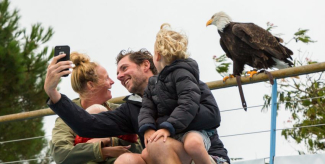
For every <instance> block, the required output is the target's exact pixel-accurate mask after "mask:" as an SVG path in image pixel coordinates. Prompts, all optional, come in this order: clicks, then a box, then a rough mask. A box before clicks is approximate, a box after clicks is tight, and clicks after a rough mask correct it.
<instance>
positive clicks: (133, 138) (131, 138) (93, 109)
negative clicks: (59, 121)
mask: <svg viewBox="0 0 325 164" xmlns="http://www.w3.org/2000/svg"><path fill="white" fill-rule="evenodd" d="M86 111H87V112H88V113H90V114H97V113H100V112H105V111H107V109H106V108H105V107H104V106H102V105H99V104H94V105H91V106H90V107H88V108H87V109H86ZM117 137H118V138H120V139H122V140H125V141H128V142H131V143H137V142H138V136H137V135H136V134H127V135H120V136H117ZM90 139H92V138H86V137H80V136H79V135H77V136H76V138H75V140H74V145H76V144H78V143H86V142H87V141H88V140H90Z"/></svg>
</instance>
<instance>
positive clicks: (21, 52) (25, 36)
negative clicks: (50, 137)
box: [0, 0, 53, 163]
mask: <svg viewBox="0 0 325 164" xmlns="http://www.w3.org/2000/svg"><path fill="white" fill-rule="evenodd" d="M9 5H10V3H9V1H8V0H3V1H0V65H1V66H0V92H1V94H0V102H1V103H0V115H1V116H2V115H8V114H13V113H20V112H27V111H32V110H36V109H41V108H43V107H45V106H44V105H45V101H46V99H47V96H46V94H45V92H44V90H43V85H44V80H45V75H46V69H47V63H48V61H49V60H50V59H51V58H52V55H47V54H48V47H44V46H43V44H45V43H46V42H47V41H48V40H49V39H50V38H51V37H52V35H53V30H52V28H48V29H46V30H45V29H44V28H43V27H42V26H41V24H35V25H32V27H31V29H30V30H29V32H28V30H26V29H25V28H20V27H19V26H18V25H19V24H18V21H19V19H20V16H19V15H18V10H13V11H9ZM42 128H43V123H42V119H41V118H36V119H31V120H24V121H16V122H9V123H1V124H0V132H1V133H0V142H1V141H9V140H14V139H20V138H28V137H35V136H43V135H44V131H43V130H42ZM46 145H47V141H46V140H45V139H33V140H26V141H19V142H12V143H4V144H0V151H1V153H0V154H1V155H0V162H1V161H2V162H6V161H16V160H21V159H31V158H36V157H38V156H39V154H40V152H41V151H42V150H43V148H44V146H46ZM30 163H33V162H30Z"/></svg>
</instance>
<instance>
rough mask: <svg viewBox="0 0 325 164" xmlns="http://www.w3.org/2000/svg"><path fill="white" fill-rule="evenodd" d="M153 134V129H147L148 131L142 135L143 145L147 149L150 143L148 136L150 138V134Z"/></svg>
mask: <svg viewBox="0 0 325 164" xmlns="http://www.w3.org/2000/svg"><path fill="white" fill-rule="evenodd" d="M154 133H155V130H153V129H148V130H147V131H146V132H145V133H144V144H145V146H146V147H147V144H148V142H150V136H151V135H152V134H154Z"/></svg>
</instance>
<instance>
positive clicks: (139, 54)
mask: <svg viewBox="0 0 325 164" xmlns="http://www.w3.org/2000/svg"><path fill="white" fill-rule="evenodd" d="M126 56H129V59H130V60H131V61H132V62H134V63H135V64H137V65H138V66H140V65H141V64H142V63H143V62H144V61H145V60H148V61H149V62H150V70H151V72H152V73H153V74H154V75H156V74H157V73H158V72H157V69H156V67H155V65H154V64H153V58H152V55H151V53H150V52H149V51H148V50H147V49H145V48H143V49H140V50H139V51H132V50H122V51H121V52H120V53H119V54H118V55H117V57H116V64H118V62H120V60H122V59H123V58H124V57H126Z"/></svg>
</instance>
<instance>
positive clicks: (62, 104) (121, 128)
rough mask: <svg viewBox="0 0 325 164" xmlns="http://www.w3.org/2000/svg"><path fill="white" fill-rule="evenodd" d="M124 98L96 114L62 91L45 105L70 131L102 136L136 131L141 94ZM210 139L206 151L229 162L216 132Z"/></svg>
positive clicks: (135, 132)
mask: <svg viewBox="0 0 325 164" xmlns="http://www.w3.org/2000/svg"><path fill="white" fill-rule="evenodd" d="M124 100H125V101H126V102H125V103H123V104H122V105H121V106H120V107H119V108H117V109H116V110H114V111H107V112H102V113H99V114H89V113H88V112H87V111H85V110H84V109H82V108H81V107H79V106H77V105H76V104H75V103H73V102H72V101H71V100H70V99H69V98H68V97H67V96H65V95H64V94H61V99H60V100H59V101H58V102H57V103H55V104H51V103H50V102H49V101H48V106H49V107H50V108H51V109H52V110H53V111H54V112H55V113H56V114H57V115H59V116H60V117H61V118H62V120H63V121H64V122H65V123H66V124H67V125H68V126H69V127H70V128H71V129H72V130H73V131H74V132H76V133H77V134H78V135H80V136H82V137H89V138H104V137H113V136H118V135H123V134H138V131H139V128H138V127H139V126H138V115H139V112H140V108H141V97H140V98H139V96H135V95H131V96H128V97H126V98H125V99H124ZM139 136H140V135H139ZM140 139H141V143H142V145H143V146H144V142H143V136H140ZM210 139H211V148H210V149H209V151H208V152H209V154H210V155H214V156H219V157H222V158H224V159H226V160H227V161H228V162H229V161H230V160H229V158H228V156H227V150H226V149H225V148H224V145H223V143H222V142H221V140H220V139H219V136H218V134H217V133H216V134H215V135H213V136H211V137H210ZM229 163H230V162H229Z"/></svg>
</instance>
